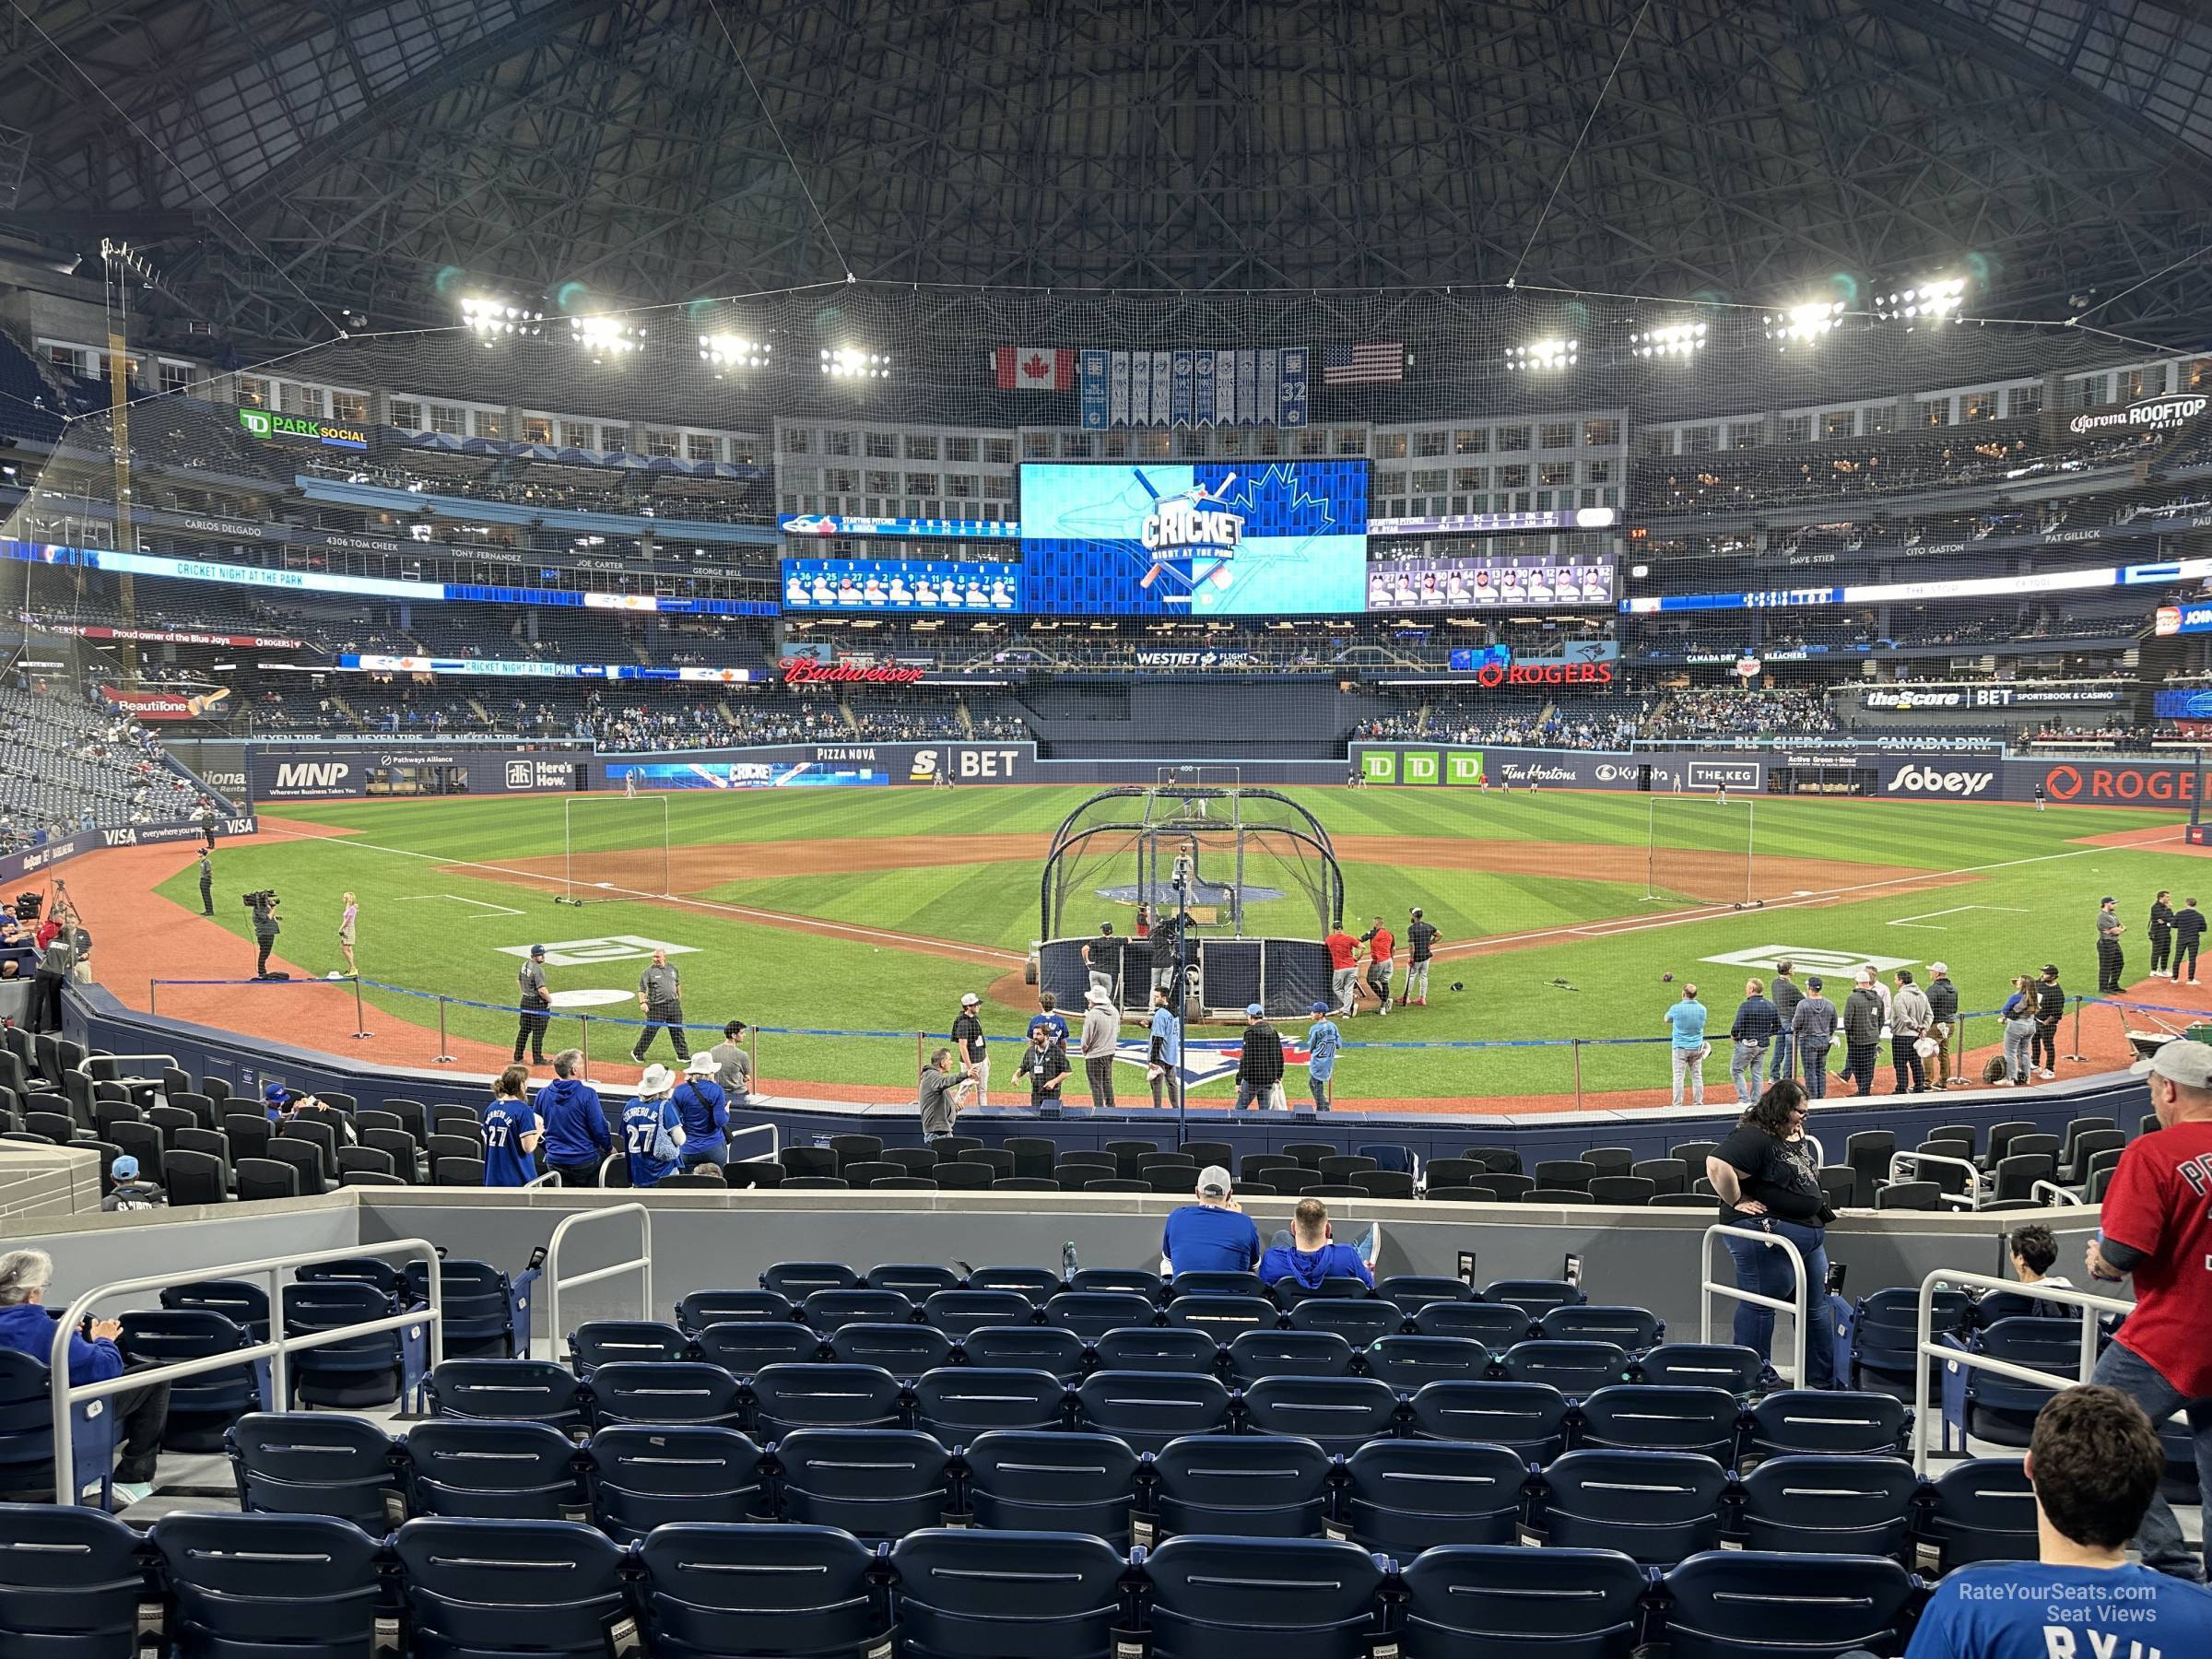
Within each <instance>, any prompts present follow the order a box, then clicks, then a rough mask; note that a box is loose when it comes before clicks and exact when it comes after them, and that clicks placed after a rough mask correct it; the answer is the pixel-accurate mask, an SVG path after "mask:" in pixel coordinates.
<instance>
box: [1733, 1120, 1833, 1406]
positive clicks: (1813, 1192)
mask: <svg viewBox="0 0 2212 1659" xmlns="http://www.w3.org/2000/svg"><path fill="white" fill-rule="evenodd" d="M1705 1177H1706V1179H1707V1180H1709V1181H1711V1182H1712V1186H1713V1191H1715V1192H1716V1193H1718V1194H1720V1199H1721V1222H1722V1225H1724V1226H1726V1227H1732V1228H1742V1229H1745V1230H1749V1231H1752V1232H1766V1233H1772V1234H1775V1235H1777V1236H1778V1237H1781V1238H1785V1239H1787V1240H1789V1241H1790V1242H1791V1243H1793V1244H1794V1245H1795V1246H1796V1247H1797V1253H1798V1254H1799V1255H1800V1256H1802V1257H1803V1258H1804V1261H1805V1271H1806V1281H1807V1282H1806V1288H1805V1294H1806V1316H1807V1324H1806V1333H1805V1371H1806V1374H1805V1375H1804V1376H1803V1377H1801V1378H1799V1379H1797V1382H1798V1386H1800V1387H1806V1388H1833V1387H1834V1386H1835V1385H1836V1375H1835V1338H1834V1334H1833V1328H1832V1324H1831V1322H1830V1320H1829V1318H1828V1315H1827V1295H1828V1251H1827V1248H1826V1245H1825V1241H1826V1239H1827V1236H1828V1235H1827V1231H1826V1229H1827V1225H1828V1223H1829V1221H1830V1220H1831V1219H1832V1218H1833V1216H1834V1212H1833V1211H1832V1210H1830V1208H1829V1206H1828V1200H1827V1197H1826V1196H1825V1195H1824V1194H1822V1192H1821V1191H1820V1182H1819V1178H1818V1175H1817V1174H1816V1173H1815V1171H1814V1160H1813V1153H1812V1144H1811V1142H1809V1141H1808V1140H1806V1136H1805V1090H1804V1088H1802V1087H1801V1086H1800V1085H1799V1084H1797V1083H1796V1082H1794V1081H1793V1080H1791V1079H1789V1078H1786V1077H1785V1078H1783V1079H1782V1080H1781V1081H1779V1082H1775V1083H1771V1084H1769V1085H1768V1086H1767V1090H1766V1092H1765V1093H1764V1094H1762V1095H1760V1096H1759V1099H1758V1100H1755V1101H1753V1102H1752V1104H1751V1105H1750V1106H1749V1107H1748V1108H1747V1110H1746V1111H1745V1112H1744V1115H1743V1117H1742V1118H1741V1119H1739V1120H1738V1121H1737V1123H1736V1126H1735V1129H1734V1130H1733V1131H1731V1132H1730V1134H1729V1135H1728V1138H1727V1139H1726V1140H1724V1141H1723V1142H1722V1143H1721V1144H1720V1145H1719V1146H1718V1147H1714V1148H1713V1150H1712V1156H1711V1157H1710V1158H1708V1159H1706V1160H1705ZM1722 1237H1723V1238H1724V1240H1725V1241H1726V1242H1727V1245H1728V1253H1729V1255H1730V1256H1731V1257H1733V1258H1734V1259H1735V1285H1736V1288H1737V1289H1739V1290H1748V1291H1751V1292H1753V1293H1755V1294H1757V1295H1759V1296H1770V1297H1773V1298H1775V1299H1776V1300H1789V1298H1790V1297H1791V1296H1792V1295H1793V1294H1794V1292H1795V1290H1796V1281H1795V1277H1794V1274H1793V1273H1792V1271H1791V1267H1790V1258H1789V1257H1788V1256H1787V1255H1786V1254H1785V1253H1783V1252H1782V1251H1780V1250H1778V1249H1776V1248H1775V1247H1774V1246H1772V1245H1771V1244H1761V1243H1759V1242H1757V1241H1754V1240H1751V1239H1747V1238H1742V1237H1738V1236H1736V1235H1735V1234H1732V1233H1724V1234H1723V1235H1722ZM1735 1339H1736V1341H1737V1342H1738V1343H1740V1344H1742V1345H1743V1346H1744V1347H1748V1348H1751V1349H1753V1350H1754V1351H1756V1352H1757V1353H1758V1355H1759V1359H1761V1360H1762V1361H1766V1360H1770V1359H1771V1356H1772V1351H1773V1346H1774V1312H1773V1310H1772V1309H1771V1308H1762V1307H1759V1306H1758V1305H1757V1304H1755V1303H1752V1302H1738V1303H1736V1304H1735ZM1772 1374H1773V1373H1772V1369H1771V1366H1770V1367H1769V1368H1768V1371H1767V1375H1768V1376H1770V1377H1771V1376H1772Z"/></svg>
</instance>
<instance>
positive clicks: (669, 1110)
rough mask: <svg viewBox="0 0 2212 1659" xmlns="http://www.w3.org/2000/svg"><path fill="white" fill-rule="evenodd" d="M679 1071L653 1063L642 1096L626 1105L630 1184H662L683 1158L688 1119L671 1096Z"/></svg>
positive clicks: (624, 1123)
mask: <svg viewBox="0 0 2212 1659" xmlns="http://www.w3.org/2000/svg"><path fill="white" fill-rule="evenodd" d="M675 1089H676V1074H675V1073H674V1072H672V1071H670V1070H669V1069H668V1068H667V1067H666V1066H665V1065H649V1066H647V1067H646V1068H645V1075H644V1077H641V1078H640V1079H639V1081H638V1098H637V1099H636V1100H632V1101H631V1102H630V1103H629V1105H627V1106H625V1107H624V1108H622V1150H623V1152H624V1153H625V1154H627V1155H628V1157H629V1184H630V1185H631V1186H633V1187H650V1186H658V1185H659V1184H660V1183H661V1182H663V1181H665V1180H666V1179H667V1178H668V1177H669V1176H671V1175H673V1174H675V1173H676V1171H677V1167H678V1166H679V1165H680V1164H681V1163H682V1161H683V1145H684V1120H683V1114H682V1113H681V1112H678V1111H677V1106H676V1101H675V1100H673V1099H671V1098H670V1097H671V1096H672V1095H673V1094H674V1092H675Z"/></svg>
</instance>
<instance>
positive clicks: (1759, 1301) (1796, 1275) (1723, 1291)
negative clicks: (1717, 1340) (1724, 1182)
mask: <svg viewBox="0 0 2212 1659" xmlns="http://www.w3.org/2000/svg"><path fill="white" fill-rule="evenodd" d="M1730 1239H1748V1240H1750V1241H1751V1242H1752V1243H1754V1244H1757V1245H1759V1247H1760V1248H1762V1249H1765V1250H1779V1251H1781V1252H1782V1253H1783V1255H1784V1256H1785V1257H1787V1258H1788V1260H1789V1264H1790V1282H1791V1283H1792V1284H1794V1286H1796V1289H1795V1291H1794V1292H1793V1293H1792V1294H1791V1295H1790V1297H1789V1298H1788V1299H1787V1300H1784V1299H1783V1298H1782V1297H1778V1296H1761V1295H1760V1294H1759V1292H1758V1291H1756V1290H1746V1289H1744V1288H1742V1287H1741V1286H1738V1285H1734V1284H1723V1283H1722V1282H1721V1281H1720V1280H1719V1279H1716V1278H1714V1277H1712V1247H1713V1244H1714V1242H1715V1241H1719V1242H1721V1243H1723V1244H1725V1243H1726V1242H1727V1241H1729V1240H1730ZM1699 1256H1700V1264H1701V1265H1700V1273H1699V1277H1700V1280H1701V1281H1702V1282H1701V1285H1700V1290H1699V1295H1698V1340H1699V1341H1700V1342H1702V1343H1710V1342H1712V1303H1713V1299H1714V1298H1715V1297H1719V1298H1721V1299H1722V1300H1726V1301H1735V1302H1744V1303H1747V1304H1748V1305H1750V1306H1751V1307H1754V1308H1766V1309H1768V1310H1770V1311H1771V1312H1776V1313H1786V1314H1788V1315H1789V1316H1790V1368H1789V1370H1788V1371H1784V1372H1783V1375H1784V1376H1786V1377H1787V1378H1788V1379H1789V1380H1790V1382H1792V1383H1794V1385H1795V1386H1797V1387H1799V1388H1803V1387H1805V1386H1806V1379H1805V1344H1806V1301H1807V1292H1806V1283H1805V1253H1804V1252H1803V1251H1801V1250H1799V1249H1798V1248H1797V1246H1796V1245H1794V1244H1793V1243H1792V1242H1791V1241H1789V1240H1787V1239H1785V1238H1783V1236H1782V1235H1781V1234H1780V1233H1771V1232H1761V1231H1760V1230H1759V1229H1758V1228H1755V1227H1728V1226H1725V1225H1722V1226H1714V1227H1709V1228H1707V1229H1706V1230H1705V1243H1704V1246H1703V1248H1702V1249H1701V1250H1700V1252H1699ZM1821 1294H1822V1295H1823V1296H1825V1295H1826V1294H1827V1287H1825V1286H1823V1287H1822V1288H1821ZM1776 1369H1777V1370H1780V1369H1781V1368H1780V1367H1777V1368H1776Z"/></svg>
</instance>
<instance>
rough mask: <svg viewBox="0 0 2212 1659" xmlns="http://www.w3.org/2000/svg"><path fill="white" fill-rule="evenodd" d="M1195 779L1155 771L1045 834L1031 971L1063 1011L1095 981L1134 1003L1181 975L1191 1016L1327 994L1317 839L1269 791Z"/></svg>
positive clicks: (1124, 1002) (1328, 872) (1296, 810)
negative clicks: (1157, 775) (1142, 929)
mask: <svg viewBox="0 0 2212 1659" xmlns="http://www.w3.org/2000/svg"><path fill="white" fill-rule="evenodd" d="M1198 775H1199V774H1198V773H1197V772H1196V771H1190V772H1189V773H1188V774H1187V777H1188V781H1186V776H1185V772H1184V769H1181V768H1173V769H1163V771H1162V773H1161V782H1159V783H1157V784H1154V785H1152V786H1150V787H1146V786H1143V785H1136V784H1132V785H1128V786H1125V787H1122V788H1115V789H1102V790H1100V791H1099V792H1098V793H1097V794H1093V795H1092V796H1091V797H1090V798H1089V799H1088V800H1087V801H1085V802H1084V803H1083V805H1082V806H1078V807H1077V808H1076V810H1075V811H1073V812H1071V813H1069V814H1068V816H1067V818H1065V820H1064V821H1063V822H1062V823H1061V825H1060V828H1059V829H1058V830H1055V831H1054V832H1053V841H1052V846H1051V849H1050V851H1048V852H1047V853H1046V854H1045V859H1044V869H1043V874H1042V877H1041V881H1040V883H1039V894H1040V916H1039V921H1038V933H1037V940H1038V942H1037V944H1036V946H1035V947H1034V948H1033V950H1032V954H1031V964H1030V965H1031V970H1032V973H1033V976H1034V977H1035V979H1036V981H1037V983H1038V984H1039V985H1040V986H1041V988H1042V989H1044V990H1047V991H1050V992H1051V993H1053V995H1054V996H1055V997H1056V998H1057V999H1058V1000H1059V1002H1060V1005H1061V1006H1063V1007H1068V1008H1079V1007H1081V1006H1083V999H1084V995H1085V994H1086V993H1087V992H1088V990H1089V988H1090V986H1091V985H1092V984H1093V983H1094V982H1095V983H1099V984H1102V985H1104V986H1105V987H1106V988H1107V989H1108V990H1110V991H1111V992H1112V994H1113V996H1114V999H1115V1001H1116V1003H1117V1004H1118V1005H1119V1006H1121V1007H1123V1008H1124V1009H1130V1010H1135V1009H1139V1008H1142V1007H1144V1006H1147V1004H1149V1002H1150V1001H1151V996H1152V990H1153V987H1154V986H1155V985H1158V984H1160V983H1163V982H1165V983H1168V984H1172V983H1174V982H1175V979H1176V976H1177V973H1178V971H1180V972H1181V975H1182V982H1183V989H1184V1012H1185V1014H1186V1015H1187V1016H1189V1017H1190V1018H1206V1017H1208V1016H1214V1015H1219V1016H1222V1017H1226V1018H1241V1016H1242V1014H1243V1012H1244V1009H1245V1008H1246V1007H1247V1006H1250V1005H1251V1004H1253V1003H1255V1002H1256V1003H1258V1004H1259V1005H1260V1006H1263V1007H1264V1008H1265V1009H1266V1010H1267V1012H1268V1013H1269V1014H1270V1015H1297V1014H1303V1013H1304V1012H1305V1011H1306V1009H1307V1008H1308V1007H1309V1006H1312V1003H1313V1002H1314V1001H1316V1000H1317V999H1321V998H1325V997H1326V996H1327V994H1328V985H1329V966H1328V955H1327V953H1326V952H1325V951H1324V949H1323V948H1322V945H1321V939H1322V935H1324V934H1325V933H1327V932H1328V931H1329V930H1330V929H1331V928H1333V927H1334V926H1335V925H1336V924H1338V923H1339V922H1340V921H1341V920H1342V919H1343V915H1344V875H1343V872H1342V871H1341V870H1340V869H1339V868H1338V867H1337V864H1336V854H1335V849H1334V848H1333V847H1332V846H1331V845H1330V842H1329V833H1328V831H1327V830H1324V829H1323V828H1322V826H1321V821H1320V820H1319V819H1318V818H1315V817H1314V816H1313V815H1312V813H1311V812H1308V811H1307V810H1306V809H1305V808H1304V807H1303V806H1300V805H1298V803H1297V802H1295V801H1293V800H1291V799H1290V798H1289V797H1288V796H1287V795H1284V794H1277V792H1276V791H1274V790H1272V789H1246V788H1242V787H1241V786H1238V785H1237V784H1235V783H1233V782H1196V781H1195V779H1196V777H1197V776H1198ZM1206 775H1207V776H1209V777H1213V778H1220V777H1223V776H1229V777H1233V775H1234V769H1220V768H1208V769H1206ZM1140 920H1143V921H1145V922H1147V923H1148V927H1149V936H1147V937H1143V938H1139V937H1137V936H1136V935H1137V933H1138V930H1139V924H1140ZM1108 925H1111V926H1112V933H1111V934H1109V933H1107V932H1105V931H1104V928H1105V927H1106V926H1108ZM1179 935H1180V969H1179V965H1178V956H1179V952H1178V939H1179ZM1087 952H1088V959H1087V956H1086V953H1087Z"/></svg>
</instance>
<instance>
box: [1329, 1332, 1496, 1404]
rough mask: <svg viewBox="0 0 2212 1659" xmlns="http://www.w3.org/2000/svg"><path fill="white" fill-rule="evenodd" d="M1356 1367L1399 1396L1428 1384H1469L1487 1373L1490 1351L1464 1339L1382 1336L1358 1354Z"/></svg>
mask: <svg viewBox="0 0 2212 1659" xmlns="http://www.w3.org/2000/svg"><path fill="white" fill-rule="evenodd" d="M1359 1362H1360V1364H1362V1365H1364V1366H1365V1367H1366V1368H1367V1374H1368V1375H1369V1376H1371V1377H1380V1378H1382V1381H1383V1382H1387V1383H1389V1384H1390V1385H1391V1386H1392V1387H1393V1388H1394V1389H1396V1390H1397V1391H1398V1392H1399V1393H1400V1394H1412V1393H1413V1392H1414V1391H1415V1390H1416V1389H1419V1388H1425V1387H1427V1386H1428V1385H1429V1384H1430V1383H1431V1382H1475V1381H1477V1380H1479V1379H1480V1378H1481V1377H1483V1376H1484V1375H1486V1374H1487V1373H1488V1371H1489V1365H1490V1351H1489V1349H1488V1348H1486V1347H1483V1346H1482V1344H1481V1343H1479V1342H1477V1341H1475V1340H1473V1339H1472V1338H1470V1337H1466V1336H1406V1335H1397V1336H1383V1337H1381V1338H1378V1339H1377V1340H1376V1341H1373V1342H1371V1343H1369V1344H1368V1345H1367V1347H1366V1348H1365V1349H1363V1350H1362V1351H1361V1354H1360V1359H1359Z"/></svg>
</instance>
